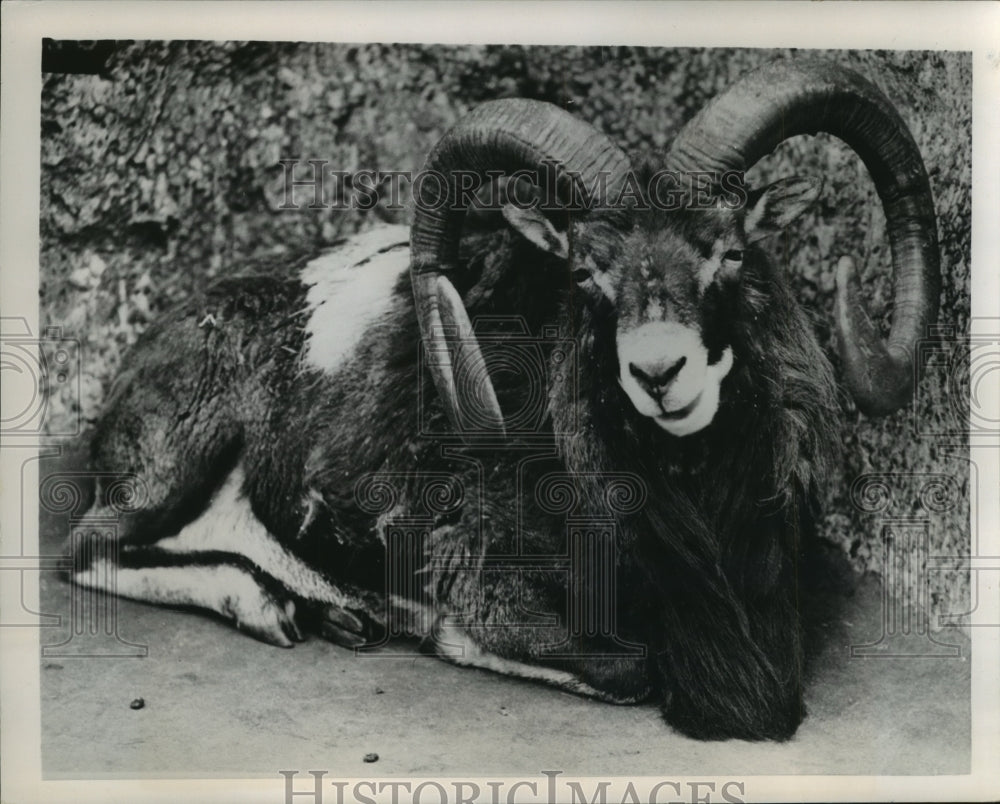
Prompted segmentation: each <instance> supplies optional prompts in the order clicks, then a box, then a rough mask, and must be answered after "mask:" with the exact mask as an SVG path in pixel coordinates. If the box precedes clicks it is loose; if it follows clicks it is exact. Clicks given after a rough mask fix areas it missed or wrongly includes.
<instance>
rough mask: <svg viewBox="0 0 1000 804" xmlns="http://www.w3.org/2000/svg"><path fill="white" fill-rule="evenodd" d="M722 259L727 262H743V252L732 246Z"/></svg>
mask: <svg viewBox="0 0 1000 804" xmlns="http://www.w3.org/2000/svg"><path fill="white" fill-rule="evenodd" d="M722 259H724V260H725V261H726V262H743V252H742V251H740V250H739V249H738V248H731V249H729V251H727V252H726V253H725V254H723V255H722Z"/></svg>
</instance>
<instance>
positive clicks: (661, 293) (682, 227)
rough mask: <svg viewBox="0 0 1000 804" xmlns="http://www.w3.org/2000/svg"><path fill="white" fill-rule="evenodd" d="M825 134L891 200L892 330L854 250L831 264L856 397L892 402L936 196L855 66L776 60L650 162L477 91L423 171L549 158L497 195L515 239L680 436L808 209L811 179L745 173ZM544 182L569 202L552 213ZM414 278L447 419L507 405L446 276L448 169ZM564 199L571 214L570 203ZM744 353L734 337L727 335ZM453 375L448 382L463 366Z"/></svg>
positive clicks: (421, 239)
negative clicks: (554, 277)
mask: <svg viewBox="0 0 1000 804" xmlns="http://www.w3.org/2000/svg"><path fill="white" fill-rule="evenodd" d="M817 131H826V132H829V133H831V134H834V135H835V136H837V137H839V138H840V139H842V140H844V141H845V142H846V143H847V144H848V145H850V146H851V147H852V148H853V149H854V150H855V151H856V152H857V153H858V154H859V156H860V157H861V158H862V159H863V160H864V162H865V164H866V165H867V167H868V169H869V172H870V173H871V175H872V178H873V180H874V182H875V186H876V189H877V191H878V193H879V196H880V198H881V199H882V202H883V206H884V209H885V214H886V220H887V228H888V232H889V238H890V243H891V246H892V253H893V267H894V280H895V295H894V310H893V324H892V331H891V333H890V335H889V338H888V341H887V342H885V341H883V340H882V337H881V336H880V334H879V333H878V332H877V330H876V328H875V327H874V326H873V325H872V323H871V321H870V319H869V318H868V316H867V313H866V312H865V308H864V305H863V304H862V301H861V299H860V292H859V288H858V283H857V279H856V277H855V276H854V272H853V270H852V263H851V261H850V259H848V258H844V259H842V260H841V261H840V262H839V264H838V275H837V280H838V290H837V309H836V328H837V333H838V336H839V342H840V346H841V356H842V360H843V366H844V374H845V382H846V384H847V386H848V388H849V389H850V391H851V392H852V394H853V396H854V399H855V400H856V402H857V404H858V407H859V408H860V409H861V410H863V411H864V412H866V413H869V414H881V413H886V412H889V411H892V410H895V409H896V408H898V407H900V406H902V405H904V404H906V402H907V401H908V399H909V398H910V395H911V391H912V377H913V368H912V354H913V349H914V347H915V344H916V341H917V339H918V338H919V337H921V335H922V334H923V333H924V330H925V328H926V326H927V325H928V324H930V323H932V322H933V320H934V318H935V316H936V310H937V299H938V292H939V282H940V279H939V271H938V257H937V241H936V229H935V218H934V208H933V201H932V198H931V194H930V188H929V184H928V181H927V175H926V172H925V170H924V166H923V162H922V160H921V158H920V154H919V151H918V149H917V147H916V145H915V143H914V142H913V139H912V137H911V136H910V133H909V131H908V129H907V127H906V125H905V123H904V122H903V121H902V119H901V118H900V117H899V115H898V114H897V113H896V111H895V110H894V108H893V107H892V105H891V104H890V102H889V101H888V100H887V99H886V98H885V96H884V95H883V94H882V93H881V92H880V91H879V90H878V89H876V88H875V87H874V86H873V85H872V84H871V83H869V82H868V81H867V80H865V79H864V78H862V77H861V76H859V75H857V74H856V73H854V72H852V71H850V70H847V69H844V68H842V67H839V66H837V65H833V64H829V63H824V62H816V61H787V62H776V63H774V64H772V65H769V66H768V67H766V68H764V69H762V70H758V71H756V72H755V73H753V74H751V75H750V76H747V77H746V78H744V79H743V80H742V81H740V82H739V83H738V84H736V85H735V86H734V87H733V88H731V89H730V90H729V91H727V92H726V93H724V94H723V95H721V96H719V97H718V98H716V99H715V100H714V101H713V102H712V103H711V104H710V105H709V106H707V107H706V108H705V109H704V110H703V111H702V112H701V114H699V115H698V116H697V117H696V118H695V119H694V120H692V121H691V122H690V123H689V124H688V125H687V126H686V127H685V128H684V130H683V131H682V132H681V133H680V135H679V136H678V137H677V139H676V140H675V142H674V144H673V146H672V147H671V149H670V151H669V152H668V153H667V154H666V155H665V156H664V157H663V158H662V160H660V161H659V162H653V163H651V164H648V163H644V164H643V165H642V166H633V165H632V163H631V162H630V160H629V159H628V158H627V157H626V156H625V154H623V153H622V152H621V151H620V150H619V149H618V148H616V147H615V146H614V145H613V144H612V143H610V142H609V141H608V140H607V138H606V137H604V136H603V135H602V134H600V133H599V132H597V131H596V130H594V129H593V128H591V127H590V126H588V125H586V124H584V123H582V122H580V121H578V120H576V119H575V118H573V117H571V116H570V115H568V114H567V113H565V112H563V111H561V110H559V109H557V108H555V107H553V106H550V105H547V104H543V103H538V102H532V101H523V100H505V101H497V102H494V103H489V104H485V105H484V106H481V107H480V108H479V109H477V110H476V111H475V112H474V113H473V114H472V115H470V116H469V117H468V118H467V119H466V120H465V121H463V122H462V123H461V124H460V125H459V126H458V127H456V128H455V129H453V130H452V131H451V132H449V134H448V135H446V136H445V138H444V139H443V140H442V142H441V143H440V144H439V145H438V147H437V148H436V149H435V151H434V152H433V153H432V154H431V156H430V158H429V160H428V163H427V168H428V169H429V170H433V171H437V172H439V173H441V174H444V175H445V176H451V175H453V173H454V171H456V170H460V171H466V172H468V171H473V172H474V173H475V174H476V175H479V176H482V177H487V176H490V175H495V174H496V173H498V172H503V173H505V174H514V173H517V172H518V171H527V172H529V173H530V172H534V173H535V174H536V175H539V176H541V175H543V174H544V173H545V172H546V170H553V166H554V173H553V174H552V180H551V182H549V184H550V185H551V186H550V187H549V188H548V190H549V192H548V194H546V193H543V194H542V197H541V200H542V203H541V204H537V205H532V204H515V203H507V204H506V205H505V206H504V216H505V218H506V219H507V220H508V222H509V223H510V224H511V225H512V226H513V227H514V228H515V229H517V230H518V231H519V232H521V233H522V234H523V235H524V236H525V237H527V238H528V239H529V240H531V241H532V242H533V243H535V244H536V245H537V246H539V247H540V248H542V249H543V250H545V251H548V252H550V253H553V254H556V255H557V256H559V257H561V258H562V259H564V261H565V264H566V270H567V272H568V274H569V279H570V280H571V281H573V282H575V283H576V284H577V286H578V287H579V289H580V291H581V293H582V294H583V295H584V296H585V298H587V300H588V303H589V304H590V305H591V306H592V307H593V308H594V309H595V311H599V313H600V315H601V316H602V317H603V318H604V320H613V321H614V325H615V348H614V353H615V356H616V358H617V361H618V379H619V383H620V385H621V387H622V388H623V389H624V390H625V392H626V394H627V395H628V398H629V400H630V401H631V403H632V405H633V406H634V407H635V409H636V410H637V411H638V412H639V413H640V414H642V415H643V416H647V417H649V418H651V419H653V420H654V421H655V422H656V423H657V424H658V425H659V426H660V427H661V428H662V429H663V430H665V431H666V432H668V433H670V434H672V435H675V436H686V435H689V434H691V433H695V432H698V431H699V430H701V429H703V428H704V427H706V426H707V425H708V424H709V423H711V421H712V419H713V417H714V416H715V413H716V411H717V409H718V406H719V402H720V395H721V394H722V393H723V380H724V379H725V377H726V376H727V374H728V373H729V371H730V369H731V368H732V366H733V360H734V349H733V346H734V344H733V338H734V337H735V333H734V330H733V327H732V326H731V324H732V322H733V320H734V316H733V310H734V305H736V304H738V303H739V300H740V294H741V293H743V292H744V283H743V280H744V276H745V273H746V271H747V270H748V265H752V264H753V263H754V262H755V261H760V260H763V259H764V255H763V252H762V251H760V250H759V248H758V246H757V245H756V244H757V243H759V241H761V240H763V239H764V238H765V237H767V236H769V235H771V234H773V233H774V232H776V231H779V230H780V229H782V228H783V227H785V226H786V225H787V224H788V223H789V222H790V221H791V220H793V219H794V218H795V217H796V216H798V215H799V214H801V212H802V211H803V210H805V209H806V208H807V207H808V205H809V204H810V203H811V202H812V201H813V200H814V199H815V198H816V196H817V194H818V192H819V186H820V182H819V181H816V180H805V179H799V178H791V179H786V180H782V181H779V182H776V183H774V184H772V185H770V186H769V187H766V188H762V189H759V190H756V191H747V190H746V188H744V186H743V183H742V178H743V174H744V172H745V171H746V170H748V169H749V168H750V167H752V166H753V165H754V164H755V163H756V162H757V161H758V160H759V159H760V158H761V157H763V156H765V155H766V154H768V153H770V152H771V151H772V150H773V149H774V148H775V147H777V145H779V144H780V143H781V142H782V141H783V140H785V139H787V138H789V137H792V136H795V135H798V134H804V133H815V132H817ZM553 195H554V196H555V197H556V198H557V199H558V200H559V202H560V203H561V205H562V207H561V209H562V210H563V211H562V212H561V213H559V214H552V211H551V209H550V205H549V203H548V202H550V201H551V200H552V196H553ZM419 200H421V201H423V202H424V203H423V204H421V205H420V206H419V207H418V212H417V217H416V220H415V223H414V227H413V239H412V268H411V273H412V278H413V285H414V293H415V295H416V300H417V305H418V315H419V318H420V323H421V328H422V333H423V337H424V339H425V342H427V343H430V344H432V345H433V347H434V348H435V349H436V350H437V351H438V352H439V353H444V352H443V350H447V354H449V355H450V360H444V361H439V362H436V363H435V365H434V366H432V370H433V372H434V381H435V384H436V386H437V388H438V390H439V392H440V394H441V396H442V397H443V399H444V401H445V406H446V409H447V410H448V413H449V416H450V417H451V419H452V421H453V423H455V425H456V427H458V429H462V426H461V422H462V421H464V420H468V419H467V417H468V416H469V415H470V414H471V415H472V416H473V418H474V419H475V420H476V421H478V422H490V423H492V424H493V426H494V427H495V428H496V429H497V430H501V431H502V429H503V416H502V413H501V411H500V407H499V404H498V403H497V400H496V394H495V392H494V390H493V387H492V383H491V381H490V377H489V373H488V372H487V370H486V367H485V364H484V363H483V359H482V355H481V354H480V352H479V348H478V345H477V343H476V339H475V336H474V334H473V331H472V326H471V324H470V321H469V316H468V314H467V312H466V311H465V308H464V306H463V304H462V301H461V298H460V296H459V294H458V293H457V291H456V290H455V287H454V285H453V283H452V281H451V278H450V277H451V276H452V275H453V274H454V273H455V272H456V271H458V270H459V263H458V260H457V242H458V234H459V232H460V230H461V226H462V220H463V217H464V212H465V206H466V205H465V204H464V203H463V201H462V195H461V192H460V188H458V187H457V183H456V181H454V180H452V181H448V182H444V183H442V192H441V197H435V198H432V199H430V203H427V199H419ZM567 210H568V212H567ZM736 351H737V352H738V349H737V350H736ZM460 363H461V364H462V368H463V370H462V372H461V373H462V375H463V377H466V378H468V377H472V378H475V379H474V380H473V381H456V370H455V369H456V366H458V365H459V364H460Z"/></svg>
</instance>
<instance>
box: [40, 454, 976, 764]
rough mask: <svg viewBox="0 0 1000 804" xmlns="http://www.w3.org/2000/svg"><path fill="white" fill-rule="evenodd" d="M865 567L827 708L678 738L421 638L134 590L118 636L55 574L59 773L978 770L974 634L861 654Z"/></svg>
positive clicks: (819, 626) (46, 743) (868, 627)
mask: <svg viewBox="0 0 1000 804" xmlns="http://www.w3.org/2000/svg"><path fill="white" fill-rule="evenodd" d="M43 463H44V462H43ZM54 468H55V467H52V468H51V469H50V470H49V471H52V469H54ZM44 475H45V472H44V471H43V474H42V476H43V477H44ZM68 527H69V525H68V520H67V519H66V517H65V516H55V515H51V514H46V515H43V519H42V522H41V550H42V554H43V555H52V554H54V553H56V552H58V550H59V549H60V547H61V544H62V542H63V540H64V538H65V536H66V534H67V532H68V530H67V529H68ZM846 577H847V576H845V575H843V574H842V573H841V572H840V571H837V570H835V567H833V566H832V565H831V572H830V574H829V575H828V580H829V583H828V588H826V589H824V591H823V596H822V600H821V603H822V605H821V611H822V614H821V616H819V617H817V618H816V623H815V626H814V631H815V634H816V636H817V637H818V638H819V644H820V648H819V649H818V650H817V651H816V653H815V656H814V658H813V660H812V665H811V668H812V669H811V679H810V681H809V685H808V690H807V705H808V708H809V716H808V718H807V719H806V721H805V722H804V723H803V725H802V727H801V728H800V730H799V732H798V733H797V735H796V736H795V737H794V739H792V740H791V741H789V742H788V743H784V744H780V745H778V744H771V743H744V742H738V741H729V742H724V743H700V742H696V741H693V740H689V739H687V738H684V737H681V736H679V735H677V734H674V733H672V732H671V731H670V729H669V728H668V727H667V726H666V725H665V724H664V723H663V721H662V720H661V719H660V716H659V714H658V712H657V710H656V708H655V707H654V706H652V705H650V706H646V705H640V706H633V707H616V706H611V705H607V704H600V703H595V702H592V701H588V700H586V699H583V698H578V697H576V696H573V695H569V694H566V693H562V692H559V691H556V690H554V689H551V688H548V687H545V686H540V685H534V684H531V683H529V682H525V681H519V680H513V679H509V678H505V677H502V676H498V675H494V674H491V673H488V672H485V671H479V670H471V669H465V668H456V667H453V666H450V665H447V664H444V663H443V662H441V661H438V660H437V659H433V658H429V657H425V656H421V655H419V654H418V653H417V652H416V651H415V650H414V649H411V648H409V647H406V646H401V647H397V648H393V649H391V650H389V651H386V652H384V653H380V654H378V655H374V656H355V655H354V654H353V653H352V652H351V651H348V650H345V649H343V648H339V647H337V646H334V645H332V644H329V643H326V642H323V641H322V640H319V639H316V638H313V639H311V640H310V641H308V642H305V643H303V644H300V645H298V646H296V647H295V648H294V649H292V650H283V649H281V648H275V647H270V646H268V645H264V644H262V643H259V642H256V641H254V640H253V639H251V638H249V637H247V636H245V635H243V634H240V633H238V632H237V631H235V630H234V629H232V628H231V627H230V626H228V625H226V624H225V623H222V622H219V621H216V620H213V619H210V618H208V617H204V616H200V615H198V614H193V613H188V612H181V611H172V610H167V609H162V608H156V607H153V606H148V605H144V604H139V603H134V602H132V601H128V600H116V601H114V606H113V607H112V608H111V610H110V612H108V613H109V614H113V616H114V623H113V627H112V628H111V631H112V632H114V633H116V635H117V636H116V637H115V636H111V637H107V636H102V629H104V628H105V622H103V621H102V622H97V623H96V625H97V633H91V632H90V631H89V630H88V629H89V628H90V624H91V623H94V622H95V621H94V619H93V615H94V613H95V610H94V605H93V600H92V599H91V598H90V597H89V596H88V595H87V594H86V593H82V592H80V591H79V590H71V587H70V586H68V585H67V584H66V583H65V582H64V581H62V580H61V579H60V578H59V577H58V576H57V575H56V574H55V573H45V574H43V576H42V579H41V610H42V611H43V612H45V613H48V614H57V615H59V616H60V620H61V624H60V625H59V626H58V627H50V628H43V629H42V631H41V633H42V637H41V642H42V645H43V656H42V659H41V675H42V678H41V696H42V700H41V726H42V765H43V775H44V777H45V778H48V779H66V778H81V779H83V778H91V779H92V778H133V777H145V778H151V777H185V778H192V777H194V778H198V777H206V778H207V777H245V776H261V777H271V778H278V771H279V770H281V769H325V770H327V771H328V772H329V774H330V776H331V777H338V776H339V777H364V778H371V777H379V776H392V775H405V776H440V775H449V776H456V777H468V776H483V775H503V776H510V777H514V776H524V775H529V776H537V774H539V773H540V771H541V770H543V769H549V770H555V769H558V770H561V771H564V772H565V773H567V774H570V775H586V776H595V775H598V776H600V775H617V776H622V775H628V776H664V775H667V774H684V775H691V774H706V775H707V774H719V775H721V774H728V775H756V774H769V775H772V774H851V775H867V774H892V775H904V774H920V775H929V774H964V773H968V772H969V762H970V759H969V756H970V681H969V667H970V658H969V657H970V645H969V641H968V640H967V639H966V638H965V637H964V636H963V635H962V634H960V633H957V632H951V631H947V630H946V631H944V632H942V633H941V634H939V635H936V636H935V637H934V638H935V639H936V640H937V642H938V643H947V644H950V645H953V646H957V648H956V650H957V652H958V653H959V656H958V657H956V658H945V657H944V656H913V655H910V656H898V655H897V656H895V657H892V656H886V655H879V656H877V657H872V658H858V657H853V658H852V656H851V646H852V645H855V646H857V645H865V644H870V643H877V642H879V640H880V636H881V635H882V634H883V631H884V627H885V626H884V623H885V618H884V616H883V602H882V594H881V587H880V585H879V583H878V582H877V581H876V580H874V579H862V580H861V581H859V582H858V583H857V584H856V585H855V584H854V583H853V582H850V583H849V582H846V580H845V579H846ZM71 591H72V594H71ZM916 624H919V620H918V621H916ZM896 630H897V631H898V630H899V623H898V622H897V624H896ZM45 646H47V647H45ZM904 650H905V651H909V652H910V653H918V654H919V653H935V652H936V653H945V652H947V651H943V650H942V648H941V647H940V645H939V644H935V643H934V642H932V641H931V640H930V638H928V637H927V636H917V635H914V636H912V637H911V638H910V639H902V640H899V639H897V640H895V641H893V642H892V643H891V649H890V650H889V651H882V652H881V653H882V654H884V653H886V652H888V653H898V652H900V651H904ZM94 653H104V654H108V655H106V656H103V657H96V656H94V655H92V654H94ZM137 653H145V654H146V655H145V656H136V655H134V654H137ZM139 698H141V699H142V700H143V706H142V707H141V708H132V704H133V702H134V701H135V700H136V699H139ZM373 753H374V754H377V755H378V760H377V762H376V763H375V764H366V763H365V761H364V758H365V755H367V754H373ZM303 773H304V771H303Z"/></svg>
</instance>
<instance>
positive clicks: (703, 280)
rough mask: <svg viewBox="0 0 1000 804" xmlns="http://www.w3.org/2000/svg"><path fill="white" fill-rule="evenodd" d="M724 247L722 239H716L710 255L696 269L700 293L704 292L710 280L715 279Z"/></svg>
mask: <svg viewBox="0 0 1000 804" xmlns="http://www.w3.org/2000/svg"><path fill="white" fill-rule="evenodd" d="M724 249H725V246H724V245H723V243H722V241H721V240H716V241H715V245H714V246H713V247H712V254H711V256H710V257H709V258H708V259H707V260H705V262H704V263H702V266H701V267H700V268H699V269H698V291H699V292H700V293H704V292H705V288H707V287H708V286H709V285H711V284H712V280H713V279H715V275H716V274H717V273H718V272H719V267H720V266H721V265H722V254H723V251H724Z"/></svg>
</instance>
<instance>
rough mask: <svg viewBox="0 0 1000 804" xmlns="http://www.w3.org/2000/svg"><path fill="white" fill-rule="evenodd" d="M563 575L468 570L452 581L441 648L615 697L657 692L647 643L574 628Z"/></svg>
mask: <svg viewBox="0 0 1000 804" xmlns="http://www.w3.org/2000/svg"><path fill="white" fill-rule="evenodd" d="M565 597H566V585H565V580H564V579H560V578H558V577H554V576H553V574H552V573H538V572H532V571H528V570H525V571H510V570H509V569H508V570H502V571H492V570H489V569H483V570H479V571H475V572H470V573H468V574H466V575H463V576H462V577H461V578H459V579H457V580H455V581H454V582H453V584H452V586H451V594H450V599H451V601H452V604H451V607H450V608H451V610H452V611H454V612H455V613H454V614H452V615H446V616H442V617H440V618H439V620H438V622H437V624H436V626H435V628H434V631H433V634H432V639H433V647H434V650H435V652H436V653H437V654H438V655H439V656H440V657H441V658H443V659H445V660H447V661H449V662H452V663H454V664H458V665H465V666H471V667H479V668H483V669H486V670H492V671H494V672H497V673H503V674H505V675H512V676H518V677H520V678H527V679H532V680H537V681H544V682H546V683H548V684H552V685H554V686H556V687H559V688H560V689H563V690H567V691H569V692H573V693H577V694H580V695H586V696H589V697H593V698H597V699H599V700H602V701H608V702H612V703H636V702H638V701H641V700H643V699H645V698H646V697H648V696H649V694H650V692H651V688H650V683H649V675H648V670H647V660H646V658H645V655H644V652H643V651H642V649H641V647H638V649H637V650H634V651H628V650H627V649H623V646H622V644H621V643H620V642H617V641H615V640H613V639H611V638H608V637H605V638H601V637H592V636H586V635H583V634H573V633H571V632H570V629H569V628H568V627H567V625H566V624H565V617H564V615H563V614H562V613H561V612H563V611H565V606H566V599H565Z"/></svg>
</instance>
